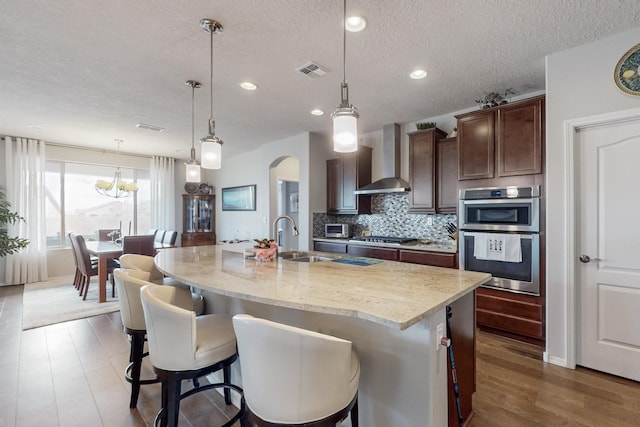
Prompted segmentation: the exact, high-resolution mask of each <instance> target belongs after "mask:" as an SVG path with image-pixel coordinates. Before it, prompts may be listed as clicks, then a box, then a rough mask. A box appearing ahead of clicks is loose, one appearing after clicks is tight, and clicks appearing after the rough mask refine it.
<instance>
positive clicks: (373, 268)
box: [155, 244, 491, 330]
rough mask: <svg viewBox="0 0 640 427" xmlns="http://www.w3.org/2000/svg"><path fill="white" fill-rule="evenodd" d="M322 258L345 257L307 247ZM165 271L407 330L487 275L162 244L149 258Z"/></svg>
mask: <svg viewBox="0 0 640 427" xmlns="http://www.w3.org/2000/svg"><path fill="white" fill-rule="evenodd" d="M313 253H314V254H317V255H322V256H325V257H328V258H332V259H337V258H354V257H351V256H348V255H342V254H332V253H322V252H313ZM155 263H156V265H157V267H158V268H159V269H160V271H162V272H163V273H164V274H166V275H168V276H170V277H173V278H175V279H177V280H180V281H182V282H184V283H187V284H189V285H192V286H194V287H197V288H200V289H203V290H206V291H210V292H213V293H217V294H221V295H226V296H229V297H233V298H240V299H244V300H249V301H255V302H259V303H264V304H268V305H273V306H278V307H286V308H293V309H298V310H304V311H311V312H318V313H325V314H334V315H341V316H350V317H358V318H361V319H365V320H369V321H371V322H374V323H378V324H382V325H385V326H388V327H391V328H394V329H401V330H402V329H406V328H408V327H410V326H411V325H413V324H415V323H417V322H419V321H420V320H421V319H423V318H426V317H428V316H430V315H431V314H433V313H435V312H437V311H438V310H441V309H443V308H444V307H445V306H446V305H448V304H450V303H451V302H453V301H455V300H457V299H458V298H460V297H462V296H463V295H466V294H467V293H469V292H471V291H473V290H474V289H475V288H477V287H478V286H480V285H482V284H484V283H485V282H487V281H488V280H489V279H490V277H491V276H490V275H489V274H486V273H476V272H470V271H461V270H454V269H448V268H439V267H430V266H424V265H418V264H409V263H402V262H396V261H381V260H375V263H374V264H371V265H365V266H360V265H350V264H344V263H342V262H334V261H330V260H329V261H322V262H314V263H304V262H294V261H290V260H284V259H282V258H278V259H277V260H274V261H271V262H260V261H256V260H255V259H245V257H244V255H243V253H242V248H241V246H240V245H228V244H227V245H213V246H194V247H186V248H175V249H164V250H162V251H160V252H159V253H158V255H156V257H155Z"/></svg>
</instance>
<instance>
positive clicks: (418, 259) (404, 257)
mask: <svg viewBox="0 0 640 427" xmlns="http://www.w3.org/2000/svg"><path fill="white" fill-rule="evenodd" d="M399 260H400V261H402V262H412V263H414V264H423V265H432V266H434V267H446V268H458V266H457V265H456V254H443V253H435V252H422V251H407V250H402V249H401V250H400V258H399Z"/></svg>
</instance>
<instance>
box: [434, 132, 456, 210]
mask: <svg viewBox="0 0 640 427" xmlns="http://www.w3.org/2000/svg"><path fill="white" fill-rule="evenodd" d="M436 166H437V174H436V176H437V178H436V182H437V183H438V185H437V188H436V199H437V200H436V212H438V213H456V209H457V206H458V141H457V140H456V138H448V139H444V140H442V141H439V142H438V144H437V153H436Z"/></svg>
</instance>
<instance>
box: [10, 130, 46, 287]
mask: <svg viewBox="0 0 640 427" xmlns="http://www.w3.org/2000/svg"><path fill="white" fill-rule="evenodd" d="M4 142H5V144H4V145H5V154H6V157H5V163H6V164H5V170H6V174H7V177H6V183H7V185H6V187H7V188H6V195H7V201H8V202H9V203H10V204H11V209H12V210H13V211H15V212H17V213H18V214H19V215H20V216H22V217H23V218H24V219H25V220H24V221H19V222H17V223H15V224H7V232H8V233H9V236H14V237H15V236H18V237H21V238H24V239H28V240H29V246H27V247H26V248H24V249H22V250H21V251H20V252H18V253H17V254H13V255H8V256H7V257H6V269H5V282H6V284H8V285H15V284H22V283H32V282H40V281H44V280H47V278H48V274H47V230H46V220H45V212H44V203H45V184H44V173H45V162H46V159H45V154H44V148H45V144H44V141H36V140H35V139H26V138H12V137H5V138H4Z"/></svg>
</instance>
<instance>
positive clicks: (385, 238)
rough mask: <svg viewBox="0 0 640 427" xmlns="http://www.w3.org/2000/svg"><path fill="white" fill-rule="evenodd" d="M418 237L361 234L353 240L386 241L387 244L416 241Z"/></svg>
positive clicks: (367, 241)
mask: <svg viewBox="0 0 640 427" xmlns="http://www.w3.org/2000/svg"><path fill="white" fill-rule="evenodd" d="M416 240H418V239H413V238H410V237H388V236H359V237H353V238H352V239H351V241H354V242H366V243H386V244H394V245H401V244H403V243H410V242H415V241H416Z"/></svg>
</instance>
